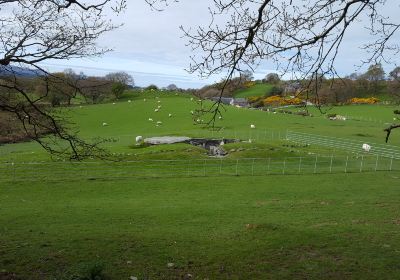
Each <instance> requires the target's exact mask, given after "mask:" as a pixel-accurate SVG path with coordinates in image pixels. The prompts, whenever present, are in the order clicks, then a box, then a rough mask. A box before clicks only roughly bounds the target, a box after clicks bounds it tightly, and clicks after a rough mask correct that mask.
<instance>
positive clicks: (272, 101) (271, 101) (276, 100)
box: [264, 95, 284, 105]
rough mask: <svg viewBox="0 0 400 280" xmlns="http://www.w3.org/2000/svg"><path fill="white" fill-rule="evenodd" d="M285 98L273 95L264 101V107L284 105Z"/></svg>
mask: <svg viewBox="0 0 400 280" xmlns="http://www.w3.org/2000/svg"><path fill="white" fill-rule="evenodd" d="M283 104H284V98H283V97H281V96H279V95H272V96H269V97H267V98H265V99H264V105H283Z"/></svg>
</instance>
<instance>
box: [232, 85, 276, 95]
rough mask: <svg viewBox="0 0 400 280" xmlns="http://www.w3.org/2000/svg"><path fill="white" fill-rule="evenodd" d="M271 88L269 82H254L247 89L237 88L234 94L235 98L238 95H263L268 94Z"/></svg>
mask: <svg viewBox="0 0 400 280" xmlns="http://www.w3.org/2000/svg"><path fill="white" fill-rule="evenodd" d="M272 88H273V85H270V84H256V85H254V86H252V87H250V88H247V89H242V90H238V91H237V92H236V93H235V94H234V96H235V97H236V98H239V97H252V96H264V95H266V94H268V93H269V92H270V91H271V89H272Z"/></svg>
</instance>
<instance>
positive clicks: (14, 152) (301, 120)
mask: <svg viewBox="0 0 400 280" xmlns="http://www.w3.org/2000/svg"><path fill="white" fill-rule="evenodd" d="M156 97H157V98H156ZM144 99H146V101H144ZM128 100H131V102H130V103H129V102H128ZM196 101H197V100H191V99H190V97H189V96H180V95H178V96H177V95H175V94H167V95H166V94H164V93H161V92H160V93H150V92H145V93H140V94H139V93H130V94H127V95H126V96H125V97H124V99H123V100H122V101H120V102H117V103H116V104H115V105H113V104H112V103H108V104H100V105H86V106H82V107H79V106H76V107H73V108H72V109H70V110H69V112H68V114H69V115H70V117H71V119H72V121H73V122H75V123H76V124H77V126H78V127H79V131H80V135H81V136H82V137H84V138H87V139H90V138H94V137H103V138H112V139H114V141H113V142H110V143H107V148H109V149H110V150H111V151H112V152H114V153H123V154H126V155H128V154H131V156H130V157H129V158H130V159H136V158H143V154H145V157H147V156H150V157H151V158H153V159H154V158H156V155H155V154H156V153H154V152H156V151H157V150H163V148H159V147H150V148H145V149H140V150H138V149H133V148H132V145H134V144H135V137H136V136H137V135H142V136H144V137H148V136H161V135H184V136H202V137H210V136H211V137H213V136H219V137H226V138H229V137H232V138H233V137H236V138H240V139H242V140H248V139H250V138H252V139H254V140H256V141H255V142H256V143H258V144H266V145H269V144H270V143H271V141H270V140H271V138H275V139H276V138H277V137H278V135H279V136H280V137H281V138H282V137H283V136H284V134H285V133H286V130H295V131H299V132H307V133H313V134H321V135H326V136H334V137H342V138H348V139H355V140H360V141H369V142H373V143H382V144H383V143H385V141H384V140H385V134H384V132H383V129H384V128H385V127H387V126H388V124H389V123H392V122H393V110H394V108H395V107H393V106H368V105H365V106H341V107H334V108H333V109H330V110H329V112H335V113H340V114H344V115H349V116H357V117H364V118H363V119H362V120H358V119H357V120H348V121H345V122H340V121H336V122H335V121H330V120H328V119H327V118H326V115H322V114H320V113H319V112H318V111H316V110H315V109H313V108H312V107H310V108H309V110H311V112H313V117H302V116H297V115H290V114H280V113H278V114H272V113H267V112H263V111H258V110H247V109H240V108H234V107H230V106H228V107H226V112H224V116H223V119H222V120H220V121H218V122H217V125H218V126H219V127H220V128H222V129H221V130H220V131H219V132H211V131H209V130H208V129H204V128H202V127H201V125H195V124H194V121H193V118H192V115H191V111H194V110H195V109H197V108H199V105H198V103H197V102H196ZM158 105H161V106H162V107H161V108H160V110H159V112H154V110H155V109H156V108H157V106H158ZM328 109H329V108H328ZM314 111H315V112H314ZM169 114H172V117H168V115H169ZM149 118H152V119H153V121H152V122H151V121H149V120H148V119H149ZM369 118H370V119H371V120H370V119H369ZM157 121H161V122H162V125H161V126H156V122H157ZM205 121H207V118H205ZM103 122H106V123H107V124H108V125H107V126H103V125H102V124H103ZM250 124H254V125H255V126H256V129H253V130H252V129H250ZM390 144H392V145H397V146H400V132H399V131H394V132H393V135H392V138H391V141H390ZM268 148H269V147H265V149H268ZM176 150H179V151H181V152H182V153H180V156H179V158H180V157H182V158H186V157H187V156H189V157H191V156H193V153H195V154H197V155H201V153H198V152H196V151H193V150H192V149H191V150H190V151H189V153H188V151H186V152H185V151H184V150H187V147H184V146H180V148H177V149H173V153H176ZM329 153H330V151H326V154H329ZM134 154H136V155H137V156H134ZM163 154H164V153H163ZM185 154H186V156H185ZM243 156H246V155H244V154H243ZM0 157H1V158H2V159H3V161H4V160H13V161H37V160H48V155H47V154H46V153H45V152H44V151H42V149H41V148H40V147H39V146H38V145H37V144H35V143H22V144H16V145H5V146H0ZM173 157H175V156H173ZM159 158H160V159H163V158H164V155H160V157H159ZM167 158H171V157H167Z"/></svg>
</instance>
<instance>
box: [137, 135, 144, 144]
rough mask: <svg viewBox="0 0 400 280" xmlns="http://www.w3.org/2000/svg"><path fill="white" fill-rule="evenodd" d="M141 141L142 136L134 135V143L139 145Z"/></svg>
mask: <svg viewBox="0 0 400 280" xmlns="http://www.w3.org/2000/svg"><path fill="white" fill-rule="evenodd" d="M142 142H143V136H136V145H140V144H142Z"/></svg>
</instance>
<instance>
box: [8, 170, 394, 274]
mask: <svg viewBox="0 0 400 280" xmlns="http://www.w3.org/2000/svg"><path fill="white" fill-rule="evenodd" d="M399 176H400V174H398V173H397V174H396V173H384V172H383V173H375V174H347V175H346V174H337V175H310V176H270V177H236V178H225V177H222V178H203V179H201V180H200V179H197V180H192V179H150V180H148V179H146V180H145V179H137V180H118V181H82V182H59V183H55V184H53V185H46V184H45V183H34V184H32V183H29V184H18V185H16V184H7V185H3V186H2V187H1V188H0V205H1V207H0V214H1V215H0V224H1V225H2V226H1V227H0V236H1V238H0V252H1V254H0V264H1V269H2V270H1V272H0V275H3V276H4V275H7V273H16V274H17V275H18V276H19V277H21V279H78V278H73V276H75V277H76V276H78V275H84V274H85V273H87V270H88V269H89V268H90V267H92V266H93V265H94V264H101V265H104V273H105V274H107V275H109V276H110V277H111V279H128V278H129V277H130V276H131V275H134V276H137V277H139V279H182V278H183V277H184V276H185V275H186V274H188V273H190V274H192V275H193V277H194V278H193V279H206V278H208V279H321V278H324V279H344V278H345V279H349V278H353V279H361V278H362V279H395V278H397V277H398V275H399V274H400V267H399V265H398V258H399V252H400V231H399V226H400V214H399V213H400V204H399V203H398V202H399V201H398V197H399V196H400V190H399V188H398V186H399V184H400V180H399ZM383 181H384V182H385V184H382V182H383ZM169 262H172V263H174V264H175V267H174V268H167V263H169ZM0 278H1V277H0Z"/></svg>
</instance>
